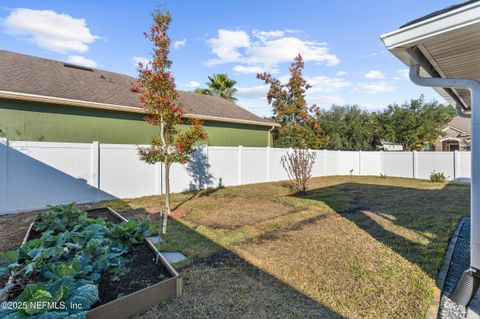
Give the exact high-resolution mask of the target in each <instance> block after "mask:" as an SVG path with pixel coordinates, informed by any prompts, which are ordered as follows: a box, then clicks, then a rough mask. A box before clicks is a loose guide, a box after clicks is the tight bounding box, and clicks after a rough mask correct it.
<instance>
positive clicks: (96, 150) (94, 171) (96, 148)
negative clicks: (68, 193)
mask: <svg viewBox="0 0 480 319" xmlns="http://www.w3.org/2000/svg"><path fill="white" fill-rule="evenodd" d="M90 167H91V171H90V185H92V186H93V190H92V202H98V200H99V194H100V143H99V142H98V141H93V142H92V159H91V166H90Z"/></svg>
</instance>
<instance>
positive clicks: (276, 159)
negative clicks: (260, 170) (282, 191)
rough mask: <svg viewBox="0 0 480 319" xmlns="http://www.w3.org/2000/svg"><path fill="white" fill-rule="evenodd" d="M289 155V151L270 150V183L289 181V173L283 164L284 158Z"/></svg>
mask: <svg viewBox="0 0 480 319" xmlns="http://www.w3.org/2000/svg"><path fill="white" fill-rule="evenodd" d="M286 154H287V150H286V149H283V148H271V149H270V163H269V164H270V165H269V170H270V181H283V180H286V179H288V176H287V172H286V171H285V169H284V168H283V166H282V164H281V162H280V161H281V160H282V156H285V155H286Z"/></svg>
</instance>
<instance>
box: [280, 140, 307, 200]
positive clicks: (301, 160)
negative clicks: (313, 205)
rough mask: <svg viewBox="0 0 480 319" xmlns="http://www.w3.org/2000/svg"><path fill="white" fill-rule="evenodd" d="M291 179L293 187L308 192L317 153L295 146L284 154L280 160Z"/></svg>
mask: <svg viewBox="0 0 480 319" xmlns="http://www.w3.org/2000/svg"><path fill="white" fill-rule="evenodd" d="M280 162H281V163H282V166H283V168H284V169H285V171H286V172H287V175H288V178H289V179H290V186H291V188H292V189H293V190H294V191H296V192H298V193H302V194H306V193H307V186H308V180H309V179H310V177H312V167H313V164H315V154H314V153H313V152H311V151H310V150H308V149H302V148H294V149H293V151H291V152H288V153H287V154H286V155H284V156H282V159H281V161H280Z"/></svg>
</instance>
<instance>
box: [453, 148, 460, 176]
mask: <svg viewBox="0 0 480 319" xmlns="http://www.w3.org/2000/svg"><path fill="white" fill-rule="evenodd" d="M459 177H460V153H459V152H458V151H454V152H453V179H457V178H459Z"/></svg>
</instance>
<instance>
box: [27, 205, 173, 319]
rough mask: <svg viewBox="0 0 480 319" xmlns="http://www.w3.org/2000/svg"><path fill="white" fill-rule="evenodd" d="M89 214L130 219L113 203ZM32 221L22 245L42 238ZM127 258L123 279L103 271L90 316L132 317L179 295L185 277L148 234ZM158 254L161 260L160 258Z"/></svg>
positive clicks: (91, 318)
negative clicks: (181, 275)
mask: <svg viewBox="0 0 480 319" xmlns="http://www.w3.org/2000/svg"><path fill="white" fill-rule="evenodd" d="M87 214H88V215H87V216H88V217H89V218H103V219H105V220H106V221H108V222H112V223H113V224H119V223H122V222H126V221H127V219H125V218H124V217H123V216H121V215H120V214H118V213H117V212H115V211H114V210H113V209H111V208H110V207H104V208H97V209H92V210H87ZM34 226H35V224H34V223H32V224H31V225H30V227H29V228H28V230H27V233H26V234H25V237H24V240H23V243H22V246H23V245H24V244H25V243H26V242H27V241H29V240H32V239H36V238H40V237H41V235H42V233H43V232H42V231H36V230H35V227H34ZM122 257H123V258H124V259H125V260H126V263H125V265H124V266H123V271H122V274H121V276H120V280H119V279H118V278H116V280H114V278H113V277H114V276H117V274H115V273H112V272H110V271H104V272H101V273H100V278H99V279H98V281H97V282H96V284H97V285H98V297H99V300H98V301H97V302H96V303H95V304H94V305H93V306H92V307H91V308H90V309H89V310H88V312H87V314H86V317H87V318H89V319H96V318H99V319H100V318H102V319H104V318H105V319H110V318H112V319H113V318H115V319H117V318H129V317H131V316H132V315H134V314H136V313H139V312H142V311H144V310H147V309H149V308H151V307H152V306H154V305H155V304H156V303H158V302H159V301H161V300H165V299H169V298H174V297H179V296H180V295H181V292H182V280H181V278H180V276H179V274H178V273H177V272H176V271H175V269H173V267H172V266H171V265H170V263H169V262H168V261H167V260H166V259H165V258H164V256H163V255H162V254H161V253H160V252H159V251H158V250H157V248H156V247H155V246H154V245H153V244H152V243H151V242H150V241H149V240H147V239H146V238H145V237H143V242H142V243H139V244H134V245H131V246H130V247H129V248H128V251H127V252H126V253H125V254H124V255H122ZM157 258H158V261H159V262H158V263H157V262H156V260H157Z"/></svg>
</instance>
